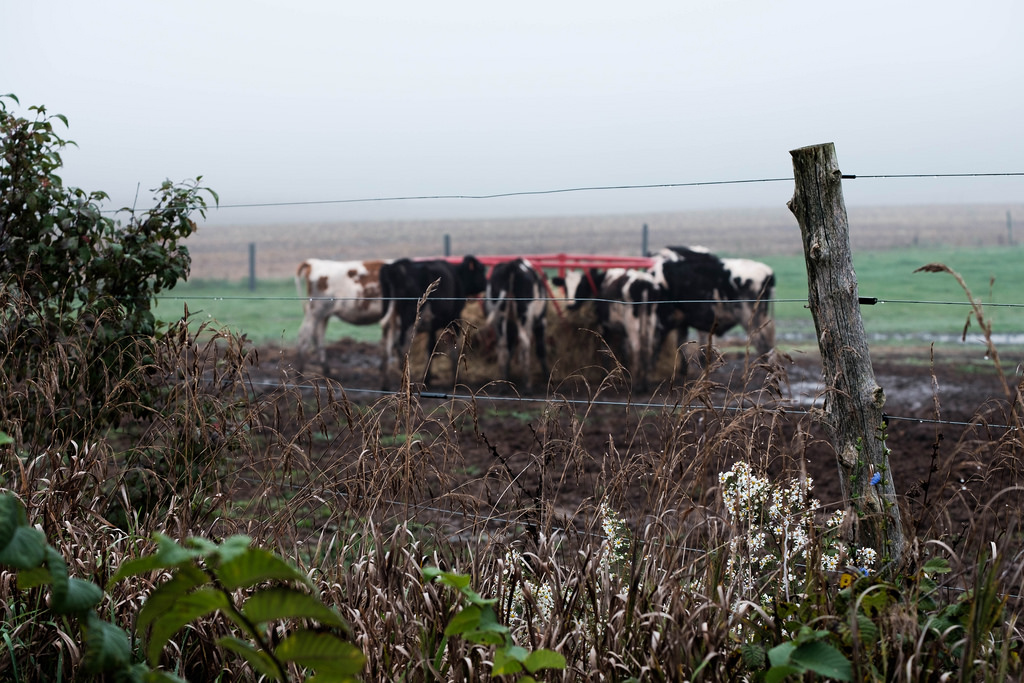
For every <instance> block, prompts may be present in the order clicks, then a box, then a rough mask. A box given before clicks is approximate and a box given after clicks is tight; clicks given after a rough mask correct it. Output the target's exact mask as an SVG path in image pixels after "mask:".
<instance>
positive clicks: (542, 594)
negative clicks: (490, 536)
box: [502, 503, 629, 627]
mask: <svg viewBox="0 0 1024 683" xmlns="http://www.w3.org/2000/svg"><path fill="white" fill-rule="evenodd" d="M598 515H599V516H600V519H601V529H602V531H603V532H604V533H603V536H602V537H601V542H600V544H599V546H598V548H597V550H596V551H595V552H594V556H595V557H597V558H599V559H598V562H599V564H598V566H599V568H600V570H601V571H608V572H611V571H612V570H613V564H614V563H616V562H618V561H619V560H622V559H623V555H624V553H625V549H626V546H627V545H628V544H629V537H628V533H627V529H626V524H625V522H624V521H623V520H622V518H621V517H620V516H619V515H618V513H616V512H615V511H614V510H613V509H612V508H611V507H610V506H608V504H607V503H601V505H600V507H599V508H598ZM516 568H518V569H519V570H520V572H521V574H522V578H521V580H520V581H515V570H516ZM529 570H530V568H529V565H528V564H527V563H526V562H525V561H524V559H523V556H522V553H520V552H519V551H518V550H515V549H514V548H512V549H509V550H508V551H507V552H506V553H505V562H504V569H503V571H502V585H504V586H509V585H512V584H513V583H515V588H514V589H513V592H512V602H511V604H512V616H511V619H512V622H513V623H512V624H510V626H513V627H522V626H525V623H526V621H525V615H526V604H527V600H528V599H530V598H532V603H533V605H535V606H536V610H537V616H538V617H539V618H540V620H541V621H542V622H547V621H548V620H549V619H550V617H551V615H552V613H553V612H554V609H555V597H554V593H553V592H552V589H551V586H550V584H548V583H546V582H544V581H534V580H532V579H531V578H527V574H528V572H529ZM531 576H532V575H531ZM598 585H600V583H599V584H598ZM591 616H592V615H591Z"/></svg>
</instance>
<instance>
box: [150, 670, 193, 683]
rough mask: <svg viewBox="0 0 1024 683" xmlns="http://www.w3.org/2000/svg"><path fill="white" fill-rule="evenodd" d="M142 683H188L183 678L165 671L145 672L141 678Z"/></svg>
mask: <svg viewBox="0 0 1024 683" xmlns="http://www.w3.org/2000/svg"><path fill="white" fill-rule="evenodd" d="M142 680H143V683H188V681H186V680H185V679H184V678H178V677H177V676H175V675H174V674H172V673H169V672H167V671H161V670H160V669H157V670H155V671H154V670H147V671H146V672H145V674H144V675H143V676H142Z"/></svg>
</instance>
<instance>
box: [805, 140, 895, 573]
mask: <svg viewBox="0 0 1024 683" xmlns="http://www.w3.org/2000/svg"><path fill="white" fill-rule="evenodd" d="M790 154H791V155H792V157H793V171H794V177H795V180H796V188H795V191H794V193H793V199H791V200H790V202H789V209H790V211H792V212H793V214H794V215H795V216H796V219H797V222H798V223H799V224H800V233H801V235H802V237H803V245H804V260H805V262H806V264H807V289H808V302H809V304H810V308H811V313H812V315H813V316H814V328H815V331H816V332H817V335H818V349H819V350H820V351H821V364H822V370H823V372H824V376H825V377H824V379H825V402H824V407H823V408H822V409H821V410H816V411H815V417H816V418H817V419H818V420H819V421H820V422H822V423H823V424H824V426H825V429H826V431H827V432H828V434H829V437H830V439H831V441H832V445H833V447H834V448H835V451H836V459H837V460H838V464H839V481H840V484H841V486H842V491H843V497H844V499H845V500H846V501H847V505H848V507H847V514H851V513H852V515H853V516H852V520H853V527H852V538H851V540H852V541H853V543H854V544H855V546H857V547H859V548H874V549H875V550H876V551H877V552H878V564H877V565H876V567H878V566H881V567H884V566H885V565H890V564H891V563H895V562H898V561H899V560H900V559H901V556H902V553H903V549H904V545H905V539H904V536H903V527H902V523H901V521H900V511H899V506H898V504H897V502H896V489H895V486H894V484H893V478H892V470H891V469H890V468H889V452H888V449H887V448H886V445H885V441H884V437H885V424H884V417H883V413H882V406H883V404H884V403H885V393H884V392H883V391H882V388H881V387H880V386H878V384H877V383H876V382H875V373H874V370H873V369H872V367H871V357H870V355H869V353H868V344H867V339H866V337H865V334H864V320H863V319H862V318H861V315H860V304H859V297H858V292H857V276H856V273H855V272H854V269H853V257H852V254H851V249H850V234H849V232H850V230H849V222H848V220H847V216H846V204H845V203H844V201H843V189H842V174H841V172H840V171H839V162H838V161H837V159H836V150H835V146H834V145H833V144H832V143H828V144H824V145H816V146H813V147H804V148H802V149H797V150H793V151H791V152H790Z"/></svg>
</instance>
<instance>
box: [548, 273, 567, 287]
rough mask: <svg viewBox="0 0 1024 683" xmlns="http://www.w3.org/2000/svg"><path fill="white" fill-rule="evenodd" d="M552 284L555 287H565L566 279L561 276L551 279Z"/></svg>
mask: <svg viewBox="0 0 1024 683" xmlns="http://www.w3.org/2000/svg"><path fill="white" fill-rule="evenodd" d="M551 284H553V285H554V286H555V287H565V278H564V277H562V276H561V275H556V276H554V277H553V278H551Z"/></svg>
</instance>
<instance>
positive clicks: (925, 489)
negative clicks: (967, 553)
mask: <svg viewBox="0 0 1024 683" xmlns="http://www.w3.org/2000/svg"><path fill="white" fill-rule="evenodd" d="M563 332H564V331H563ZM549 334H550V335H551V341H552V342H554V345H555V346H556V347H557V346H558V345H559V341H561V345H562V346H563V347H564V346H566V340H565V339H561V340H559V334H560V333H559V331H558V330H554V331H551V332H549ZM588 343H590V342H588V341H586V340H580V339H577V340H576V342H575V345H576V346H577V347H579V346H586V345H587V344H588ZM572 345H573V344H572V343H570V344H569V346H572ZM689 346H690V347H691V350H690V353H691V355H699V353H698V352H699V349H698V348H697V344H696V343H691V344H690V345H689ZM476 347H477V348H476V350H475V351H474V354H475V355H474V356H473V359H470V360H468V361H467V360H465V359H464V361H463V364H462V370H461V371H460V384H459V385H458V386H453V384H452V380H451V374H450V372H449V370H448V368H449V367H450V366H448V364H447V359H446V358H441V359H439V360H438V361H437V367H438V368H439V372H438V375H439V378H440V379H439V381H438V382H437V383H436V384H435V385H434V386H433V387H431V388H430V390H431V391H433V392H436V393H438V394H440V395H442V396H445V397H447V396H451V395H453V394H454V395H457V396H474V397H475V398H476V400H477V402H478V403H477V404H478V406H479V407H480V409H479V410H478V411H477V420H478V424H477V428H476V429H475V430H473V429H469V428H466V429H465V430H464V432H465V433H464V434H463V435H462V438H461V439H460V448H461V450H462V457H463V458H464V462H465V465H464V470H465V472H466V473H467V476H469V477H473V476H480V475H481V474H482V473H487V472H491V471H493V470H494V468H495V467H496V464H495V460H496V457H498V456H499V455H500V458H501V460H502V467H503V468H504V467H510V468H512V469H515V468H516V467H521V468H523V476H522V484H523V485H524V487H525V488H526V489H528V488H529V487H530V486H531V482H532V481H535V478H534V474H535V473H532V472H531V471H530V470H531V468H535V467H536V463H537V461H538V454H539V453H541V452H542V451H543V450H544V445H543V444H544V441H545V438H546V436H545V434H543V433H539V432H538V425H539V417H537V416H538V414H539V411H540V410H541V407H542V406H543V405H544V401H543V400H540V401H538V400H534V401H530V402H524V403H516V402H514V401H512V399H514V398H516V396H517V395H519V393H520V392H518V391H516V390H514V389H513V388H512V387H511V386H509V385H504V384H495V383H488V382H489V380H493V379H494V378H495V374H496V372H497V369H496V367H495V366H494V363H493V351H491V350H490V349H488V344H487V342H486V340H483V341H481V340H479V339H477V340H476ZM576 350H577V351H578V352H579V353H578V355H577V357H576V367H577V368H578V367H581V364H580V362H579V359H580V355H582V357H590V359H591V365H592V366H593V367H590V368H589V369H588V370H584V371H582V372H580V373H578V374H576V373H573V372H568V371H566V370H565V362H566V358H567V357H566V356H565V355H564V354H563V355H562V356H561V357H559V356H557V355H556V356H555V357H554V358H553V359H552V360H553V365H554V368H555V369H554V371H553V373H552V379H551V380H550V383H548V384H547V385H545V383H544V378H543V377H540V376H539V375H537V379H536V381H535V385H537V386H538V387H539V388H537V389H536V390H535V391H533V392H531V393H526V392H522V395H523V396H525V397H528V398H532V399H545V398H548V399H550V398H552V397H555V398H557V399H571V400H579V401H581V403H579V404H573V405H574V406H576V408H574V409H575V410H576V412H577V415H579V416H582V418H581V419H582V422H583V424H582V429H581V432H580V434H581V436H580V437H579V438H580V439H581V440H582V443H583V448H584V450H585V452H586V453H589V454H591V455H592V456H595V458H594V460H593V462H592V463H591V464H590V465H588V466H587V468H588V469H589V470H591V471H590V472H589V473H588V472H584V473H582V475H581V474H580V473H577V476H576V477H575V478H564V479H563V481H561V482H560V483H559V486H558V491H557V496H558V501H557V503H558V507H560V508H562V509H564V510H566V511H571V510H573V509H575V508H577V506H579V505H581V504H583V503H585V501H587V500H592V499H593V498H592V497H593V496H595V494H596V490H595V489H596V488H598V487H600V486H601V485H603V483H607V482H608V480H609V476H610V474H609V472H608V471H607V469H608V468H606V467H605V466H604V465H602V464H601V463H604V462H607V463H608V464H609V465H611V464H613V463H621V462H624V461H625V460H626V459H628V452H629V451H630V450H644V449H646V450H657V449H658V448H659V447H660V443H659V439H660V438H662V435H663V431H659V429H658V428H653V427H652V428H650V429H648V428H645V427H641V426H639V418H638V415H639V414H642V413H644V410H641V409H639V408H637V404H642V403H645V402H647V401H650V402H651V403H652V404H655V405H657V406H658V408H656V409H647V410H646V414H647V415H651V414H653V413H657V412H658V411H659V410H660V411H662V414H664V412H665V410H666V409H664V408H661V407H660V406H662V405H664V404H665V402H666V401H667V402H669V405H672V402H673V401H679V400H680V397H684V398H685V397H686V394H685V391H686V387H692V386H693V382H694V381H697V380H696V377H697V376H699V375H700V372H701V370H700V369H699V367H698V368H697V369H696V370H691V371H690V376H689V378H688V380H687V381H686V382H682V383H677V384H676V386H675V388H671V389H670V388H669V387H668V382H667V381H665V378H666V377H667V376H668V375H671V373H672V368H671V367H668V368H667V369H666V365H665V362H664V358H663V359H662V363H661V365H660V366H659V371H660V373H659V376H658V377H656V378H655V381H654V382H652V386H653V389H649V390H648V391H646V392H640V391H631V390H630V389H629V386H628V384H627V383H625V382H621V381H612V382H609V383H608V384H607V385H606V386H605V388H604V389H602V390H601V391H600V392H596V390H595V387H596V386H598V385H599V384H600V382H601V377H603V376H606V375H605V374H604V373H605V372H606V370H607V367H608V366H609V363H608V362H602V360H601V354H600V353H599V352H598V351H595V348H593V347H591V348H577V349H576ZM704 350H706V349H704ZM423 357H424V354H423V352H422V349H421V350H419V351H417V350H415V349H414V353H413V364H412V367H413V377H414V379H419V378H420V377H421V375H420V374H418V373H421V371H422V360H423ZM379 359H380V348H379V346H378V345H376V344H367V343H360V342H355V341H352V340H342V341H340V342H337V343H335V344H333V345H331V346H330V348H329V349H328V361H327V364H326V366H320V365H318V364H316V363H307V364H306V367H305V369H304V370H303V371H301V372H300V370H299V368H298V359H297V358H296V356H295V353H294V350H292V349H282V348H264V349H261V350H260V363H259V366H258V367H257V368H254V370H253V376H254V379H257V380H260V381H266V382H268V383H271V382H276V381H287V382H293V383H300V384H301V382H303V381H308V380H313V379H316V378H319V377H329V378H330V379H332V380H335V381H337V382H338V383H339V384H340V386H341V387H342V388H344V390H345V392H346V395H347V396H348V397H349V399H351V400H353V401H355V402H357V403H364V404H370V403H372V402H374V401H379V400H381V397H382V394H381V393H378V391H377V390H379V389H380V375H379ZM474 359H475V360H474ZM481 359H482V360H481ZM872 362H873V366H874V372H875V377H876V381H877V383H878V384H879V385H880V386H881V387H882V388H883V389H884V391H885V393H886V405H885V412H886V414H887V415H889V416H890V422H889V429H888V440H887V445H888V446H889V448H891V449H892V454H891V456H890V460H891V466H892V472H893V481H894V483H895V487H896V490H897V493H898V494H899V496H900V499H901V502H902V508H903V510H904V512H903V518H904V522H905V523H906V524H907V525H908V526H910V527H911V528H912V529H913V527H915V526H916V531H917V532H918V533H921V534H926V535H927V537H929V538H943V539H945V540H947V541H950V540H951V539H952V542H955V540H956V539H957V538H959V537H960V535H961V534H962V533H963V532H964V531H965V529H966V528H967V526H968V525H970V524H972V523H973V522H974V521H975V520H976V519H977V518H978V515H979V512H978V511H979V509H981V508H982V507H983V506H984V505H985V504H987V503H988V502H990V501H992V500H993V498H994V496H995V495H996V493H997V492H998V491H1000V490H1002V489H1004V488H1005V487H1006V486H1009V485H1011V484H1014V483H1018V482H1017V476H1018V475H1017V467H1016V464H1015V463H1016V460H1017V456H1018V449H1017V448H1016V446H1014V445H1013V442H1011V441H1008V440H1007V438H1006V436H1007V434H1008V430H1007V429H1005V428H1003V427H1002V425H1006V424H1008V423H1009V422H1010V421H1011V417H1010V416H1009V415H1008V413H1007V411H1006V392H1005V389H1004V385H1003V382H1002V381H1001V379H1000V377H999V374H998V372H997V370H996V367H995V365H994V363H993V362H992V361H991V360H990V359H987V358H985V356H984V353H983V349H981V348H978V347H972V348H970V349H966V348H963V347H944V348H941V349H938V350H936V351H935V352H934V358H933V357H932V352H931V350H930V349H929V348H928V347H924V348H921V347H914V348H891V349H877V350H875V349H873V350H872ZM1005 364H1009V367H1008V368H1005V370H1006V371H1007V374H1008V380H1007V382H1008V384H1009V385H1010V387H1011V388H1014V387H1015V385H1016V381H1017V380H1015V378H1014V373H1015V372H1016V371H1017V367H1016V366H1015V365H1013V363H1012V362H1008V361H1004V365H1005ZM691 365H693V366H694V367H696V366H697V361H696V360H695V359H693V360H691ZM601 366H603V367H604V369H602V367H601ZM669 366H671V361H670V362H669ZM820 376H821V363H820V358H819V357H818V355H817V353H816V352H815V351H798V350H792V349H790V350H788V351H786V350H782V352H781V353H780V354H778V356H777V357H776V362H775V363H773V364H772V365H771V366H770V367H762V366H757V365H752V364H751V361H750V359H749V358H748V357H747V355H746V353H745V352H744V350H743V348H742V347H729V348H726V349H725V350H724V351H723V352H722V355H721V356H719V357H717V358H716V359H715V361H714V362H713V363H712V365H711V369H710V370H708V371H707V372H706V374H705V375H704V377H703V379H704V380H705V381H706V382H707V387H708V389H707V390H706V391H704V392H702V394H701V397H697V398H696V400H698V401H699V402H703V403H704V404H705V405H707V406H710V407H711V408H712V410H711V412H710V413H709V414H715V415H719V416H723V417H725V418H726V419H728V418H727V416H729V415H731V414H733V413H732V412H731V410H730V408H729V407H735V406H739V405H745V406H749V405H750V404H751V403H752V402H758V401H761V402H763V404H764V405H766V406H772V407H782V408H785V412H784V413H783V414H782V415H783V417H781V418H777V419H779V420H780V426H779V427H778V436H777V437H775V438H776V442H775V445H774V446H773V447H772V452H773V454H775V455H778V454H781V457H782V458H783V459H785V460H786V462H787V464H788V466H789V467H794V466H796V467H799V466H805V467H806V469H807V472H808V474H810V475H812V476H813V477H814V481H815V485H814V493H815V495H816V496H817V497H818V498H819V499H821V500H822V501H823V502H825V503H826V504H828V503H833V502H836V501H839V500H841V498H842V496H841V489H840V486H839V480H838V473H837V467H836V462H835V457H834V454H833V451H832V449H831V446H830V444H829V443H828V440H827V438H826V436H825V433H824V431H823V430H822V429H821V428H820V426H819V425H817V424H816V423H815V422H814V420H813V419H812V418H811V416H810V414H809V411H810V409H811V408H813V407H814V406H815V405H820V392H821V381H820ZM766 385H773V386H776V387H777V388H776V389H774V390H772V391H765V390H764V387H765V386H766ZM680 387H682V388H680ZM362 390H367V391H365V392H364V391H362ZM595 393H597V396H596V399H597V400H596V401H594V402H590V401H588V399H590V398H594V397H595ZM430 396H431V395H430V394H428V395H427V397H425V398H423V399H422V403H423V406H424V408H425V410H426V411H428V412H429V410H430V406H432V405H434V406H436V405H437V404H439V403H442V402H443V401H444V400H445V399H444V398H433V397H430ZM488 397H493V399H494V400H493V402H491V403H489V402H488V401H489V398H488ZM486 406H492V409H486ZM626 406H632V407H626ZM676 410H678V409H676ZM669 412H671V410H669ZM645 419H646V418H645ZM780 441H781V443H780ZM787 441H789V442H787ZM1000 444H1001V445H1000ZM314 457H316V456H315V455H314ZM594 463H597V464H594ZM801 463H803V464H802V465H801ZM549 464H552V465H554V466H555V469H556V470H558V469H559V467H558V466H559V465H561V466H562V471H567V470H568V469H570V468H569V466H568V464H567V463H549ZM601 470H606V471H601ZM638 476H639V477H640V478H641V479H642V477H643V473H640V474H638ZM570 479H571V480H570ZM485 489H486V486H485V485H483V484H479V483H477V486H476V488H474V486H473V484H472V483H470V484H469V485H467V487H466V488H465V490H467V491H471V490H476V491H480V492H481V493H480V495H485V494H484V493H483V491H484V490H485ZM624 490H628V491H630V492H631V493H630V494H629V495H631V496H633V497H634V500H632V501H621V502H620V504H621V505H622V506H623V507H624V508H627V509H632V510H633V511H634V515H635V514H636V512H637V511H640V514H642V510H643V509H644V508H645V506H646V505H647V496H649V493H650V487H649V486H647V485H645V484H644V483H643V482H642V481H637V482H633V483H632V484H630V485H629V486H627V487H626V488H625V489H624Z"/></svg>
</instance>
